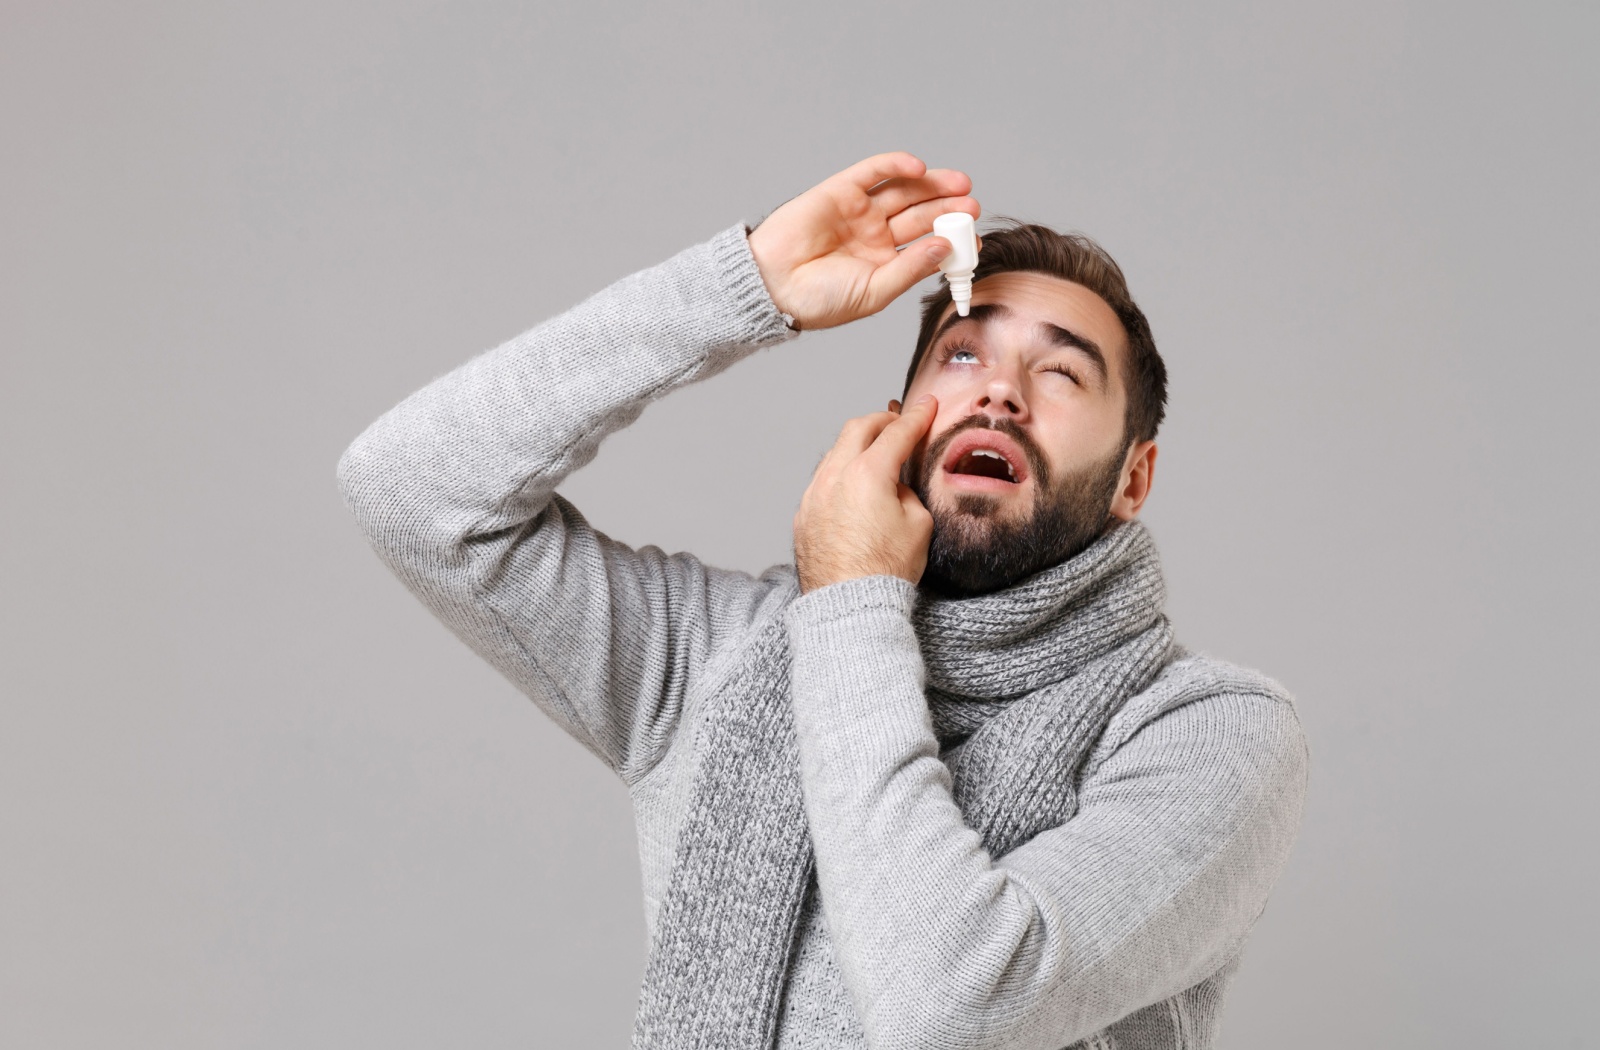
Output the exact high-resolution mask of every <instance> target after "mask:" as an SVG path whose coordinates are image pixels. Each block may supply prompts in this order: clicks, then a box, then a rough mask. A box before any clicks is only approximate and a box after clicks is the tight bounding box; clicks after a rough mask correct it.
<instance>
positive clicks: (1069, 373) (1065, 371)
mask: <svg viewBox="0 0 1600 1050" xmlns="http://www.w3.org/2000/svg"><path fill="white" fill-rule="evenodd" d="M1045 371H1046V372H1060V373H1061V374H1062V375H1064V376H1066V377H1067V378H1068V379H1070V380H1072V381H1073V382H1074V383H1077V384H1078V385H1079V386H1082V385H1083V380H1082V379H1081V378H1079V376H1078V373H1076V372H1074V371H1073V370H1072V369H1070V368H1068V367H1067V366H1066V365H1046V366H1045Z"/></svg>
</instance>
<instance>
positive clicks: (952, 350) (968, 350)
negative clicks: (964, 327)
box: [939, 342, 978, 364]
mask: <svg viewBox="0 0 1600 1050" xmlns="http://www.w3.org/2000/svg"><path fill="white" fill-rule="evenodd" d="M960 354H966V355H968V356H969V357H972V358H973V359H974V360H975V359H976V358H977V356H978V352H977V351H976V350H974V349H973V348H972V344H971V343H968V342H955V343H951V344H950V345H949V346H947V347H945V348H944V351H943V352H942V353H940V355H939V363H940V364H949V363H950V362H951V361H952V360H953V359H954V358H955V357H956V356H957V355H960ZM961 363H962V364H968V363H969V362H966V361H963V362H961Z"/></svg>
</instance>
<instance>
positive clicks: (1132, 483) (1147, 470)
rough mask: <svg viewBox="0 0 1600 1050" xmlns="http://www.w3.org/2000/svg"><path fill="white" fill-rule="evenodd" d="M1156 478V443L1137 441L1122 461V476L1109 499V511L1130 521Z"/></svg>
mask: <svg viewBox="0 0 1600 1050" xmlns="http://www.w3.org/2000/svg"><path fill="white" fill-rule="evenodd" d="M1155 478H1156V443H1155V442H1154V441H1139V442H1136V443H1135V444H1134V445H1133V446H1132V447H1131V448H1129V449H1128V455H1127V457H1126V458H1125V459H1124V460H1123V462H1122V478H1121V481H1120V483H1119V484H1118V486H1117V495H1116V497H1115V498H1114V499H1112V501H1111V513H1112V515H1113V516H1114V517H1116V518H1119V519H1121V520H1122V521H1132V520H1133V519H1134V518H1136V517H1138V515H1139V508H1140V507H1143V506H1144V501H1145V500H1146V499H1148V498H1149V496H1150V486H1151V485H1152V484H1153V483H1154V482H1155Z"/></svg>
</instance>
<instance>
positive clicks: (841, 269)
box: [750, 152, 981, 329]
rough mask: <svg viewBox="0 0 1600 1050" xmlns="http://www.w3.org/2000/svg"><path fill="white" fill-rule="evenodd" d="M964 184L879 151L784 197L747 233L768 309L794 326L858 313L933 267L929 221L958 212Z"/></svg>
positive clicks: (946, 246)
mask: <svg viewBox="0 0 1600 1050" xmlns="http://www.w3.org/2000/svg"><path fill="white" fill-rule="evenodd" d="M971 189H972V180H971V179H969V178H968V177H967V176H966V175H965V174H963V173H962V172H959V171H951V170H948V169H943V168H936V169H934V170H932V171H930V170H928V166H927V165H926V164H924V163H923V162H922V161H921V160H919V159H917V158H916V157H914V156H912V155H911V154H909V153H904V152H897V153H880V154H878V155H877V156H875V157H868V158H867V159H866V160H863V161H861V162H859V163H857V164H852V165H851V166H850V167H848V168H846V169H845V170H844V171H841V172H839V174H837V175H834V176H833V177H831V178H829V179H826V180H824V181H823V182H821V183H818V184H817V185H816V186H813V187H812V188H811V189H809V190H807V191H806V192H804V193H802V194H801V195H800V196H798V197H796V198H794V199H793V200H791V201H788V202H787V203H785V204H784V205H783V206H782V207H780V208H778V210H776V211H774V212H773V213H772V214H771V215H769V216H767V218H766V219H765V220H764V221H763V222H762V223H761V225H760V226H757V227H756V228H755V230H753V231H752V232H751V234H750V252H751V254H752V255H754V256H755V260H756V265H757V267H759V268H760V270H761V279H762V281H764V282H765V283H766V286H767V292H768V293H769V294H770V295H771V296H772V301H773V302H774V303H776V304H777V306H778V309H780V310H782V311H784V312H785V313H787V314H789V315H790V316H792V317H793V318H794V319H795V321H796V323H797V326H798V327H800V328H802V329H811V328H831V327H833V326H835V325H841V324H845V323H847V322H849V321H854V320H856V319H857V318H861V317H868V316H870V315H872V314H875V313H877V312H878V311H879V310H882V309H883V308H884V307H885V306H888V305H889V304H890V303H891V302H893V301H894V300H895V299H896V298H897V297H898V296H899V295H900V294H901V293H903V292H905V291H906V290H907V289H908V288H910V287H911V286H912V285H914V284H916V283H917V282H918V281H920V280H922V279H923V278H925V277H928V276H931V275H932V274H934V273H935V272H937V271H938V269H939V260H940V259H942V258H944V256H946V255H947V254H949V252H950V242H949V241H947V240H945V239H944V238H943V237H926V238H925V239H924V240H923V241H921V242H919V243H917V244H914V245H911V246H910V247H907V248H905V249H903V250H897V249H899V248H900V246H901V245H906V244H910V242H911V241H915V240H917V238H919V237H923V236H924V235H925V234H929V233H932V232H933V220H934V218H935V217H937V216H939V215H942V214H944V213H945V212H949V211H964V212H966V213H967V214H969V215H971V216H972V217H973V218H977V217H978V215H979V213H980V211H981V209H980V208H979V206H978V202H977V201H976V200H974V199H973V198H972V197H969V196H967V194H968V192H969V191H970V190H971Z"/></svg>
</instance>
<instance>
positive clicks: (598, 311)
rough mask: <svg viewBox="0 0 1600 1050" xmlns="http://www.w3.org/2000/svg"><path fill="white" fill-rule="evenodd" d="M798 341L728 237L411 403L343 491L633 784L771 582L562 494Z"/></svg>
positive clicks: (499, 350) (393, 556) (469, 635)
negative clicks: (592, 521)
mask: <svg viewBox="0 0 1600 1050" xmlns="http://www.w3.org/2000/svg"><path fill="white" fill-rule="evenodd" d="M793 334H794V333H793V331H792V330H791V329H790V328H789V327H788V326H787V325H786V324H785V322H784V319H783V316H782V314H780V313H779V312H778V309H777V307H776V306H775V305H774V304H773V302H772V300H771V298H770V296H769V295H768V294H767V290H766V286H765V285H764V284H763V283H762V281H761V275H760V273H759V271H758V270H757V268H756V265H755V260H754V258H753V257H752V256H751V254H750V248H749V243H748V241H747V239H746V229H745V227H744V226H743V225H742V224H741V225H738V226H734V227H731V228H729V229H727V230H724V231H723V232H722V233H720V234H718V235H717V236H716V237H714V238H712V239H711V240H709V241H707V242H705V243H702V244H699V245H696V246H694V247H691V248H688V249H685V250H684V251H682V252H680V253H678V254H677V255H675V256H673V257H672V258H670V259H668V260H667V261H665V262H663V263H661V264H659V265H657V266H654V267H651V268H649V269H645V270H642V271H640V272H638V273H635V274H633V275H631V276H629V277H625V278H623V279H622V280H619V281H617V282H616V283H614V284H612V285H611V286H610V287H608V288H606V289H604V290H603V291H601V292H599V293H597V294H596V295H594V296H592V297H590V298H589V299H587V300H585V301H584V302H583V303H581V304H579V305H578V306H576V307H574V308H572V309H570V310H568V311H566V312H565V313H563V314H560V315H559V316H557V317H554V318H552V319H550V320H548V321H546V322H544V323H543V324H540V325H538V326H537V327H535V328H532V329H530V330H529V331H527V332H524V333H523V334H521V335H519V336H517V337H515V338H513V339H511V340H509V341H508V342H506V343H504V344H502V345H500V346H498V347H495V348H493V349H490V350H487V351H484V352H483V353H481V354H479V355H478V356H476V357H474V358H472V359H471V360H468V361H467V362H466V363H464V364H462V365H460V366H459V367H457V368H456V369H454V370H453V371H451V372H449V373H447V374H445V375H443V376H441V377H439V378H437V379H435V380H433V381H432V382H430V383H429V384H427V385H426V386H424V387H423V388H422V389H420V390H418V391H416V392H415V393H413V394H411V395H410V396H409V397H407V398H406V399H405V400H403V401H401V402H400V403H399V404H398V405H396V406H395V407H394V408H392V409H390V410H389V411H388V412H386V413H384V414H383V415H382V416H380V417H379V418H378V419H377V420H376V421H375V422H374V423H372V424H371V425H370V426H369V427H368V428H367V429H366V430H365V431H364V432H363V433H362V434H361V435H360V436H358V437H357V438H356V439H355V441H354V442H353V443H352V444H351V445H350V446H349V447H348V448H347V449H346V450H345V451H344V454H343V455H342V456H341V458H340V460H339V465H338V480H339V486H340V491H341V493H342V495H343V498H344V500H345V503H346V505H347V506H348V507H349V509H350V511H351V512H352V513H353V514H354V515H355V518H356V520H357V522H358V523H359V525H360V527H361V529H362V531H363V533H364V534H365V535H366V537H367V539H368V540H369V542H370V543H371V544H372V545H373V547H374V548H375V550H376V551H377V553H378V554H379V556H380V557H381V558H382V559H383V561H384V562H385V563H386V564H387V565H388V567H389V568H390V569H391V570H392V571H393V572H394V573H395V575H396V576H398V577H399V578H400V580H401V581H402V582H403V583H404V584H405V586H406V587H407V588H408V589H409V590H410V591H411V592H412V593H413V594H414V595H415V596H416V597H417V598H418V599H420V600H421V601H422V602H423V603H424V604H425V605H426V606H427V607H428V608H429V609H430V610H431V611H432V612H433V613H434V614H435V615H436V616H437V617H438V618H439V619H440V620H442V621H443V622H444V623H445V625H446V626H447V627H449V629H450V630H451V631H453V632H454V633H455V634H456V635H457V636H458V637H459V638H460V639H461V640H462V641H463V642H465V643H466V644H467V645H468V646H470V647H471V648H472V649H473V650H474V651H476V652H477V653H478V654H479V655H481V656H482V657H483V658H484V659H486V660H487V661H488V662H489V663H490V664H492V665H493V666H494V667H495V668H497V669H498V670H499V671H500V672H501V673H502V674H504V675H505V676H506V677H507V678H508V679H509V680H510V681H511V682H512V683H513V684H514V685H515V686H516V687H517V688H518V689H519V690H521V691H522V692H523V693H524V694H526V695H527V696H528V697H530V698H531V699H532V700H533V701H534V702H535V703H537V704H538V705H539V707H540V708H541V709H542V710H543V711H544V712H545V713H546V714H547V715H549V716H550V717H551V718H552V719H553V720H555V722H556V723H558V724H559V725H560V726H561V727H562V729H564V730H565V731H566V732H568V733H569V734H571V735H572V736H573V737H575V738H576V739H577V740H578V741H579V742H580V743H581V744H583V746H585V747H586V748H588V749H589V750H590V751H591V752H593V753H594V754H595V755H596V756H598V757H599V758H600V759H601V760H603V761H604V762H605V763H606V764H607V765H608V766H609V767H610V768H611V769H612V770H613V771H615V772H616V773H618V775H619V776H621V777H622V778H623V779H624V780H627V781H628V782H630V783H632V782H634V781H635V780H636V779H637V778H638V777H639V776H642V775H643V773H644V772H645V771H647V770H648V769H649V768H650V766H651V765H652V764H653V763H654V762H655V761H656V760H657V759H658V758H659V757H660V755H661V754H662V753H663V752H664V750H665V748H666V746H667V744H668V743H669V741H670V739H671V736H672V734H673V732H674V729H675V728H676V726H677V723H678V718H679V714H680V712H681V708H682V702H683V697H684V695H685V691H686V688H687V686H688V680H689V677H690V675H691V674H693V673H694V672H695V671H696V670H697V669H698V668H699V667H701V666H702V664H703V663H704V660H705V658H706V656H707V654H709V653H710V652H712V651H713V650H715V649H716V647H717V646H718V645H719V644H721V642H722V641H723V640H724V639H725V638H726V637H728V636H730V635H731V634H733V633H735V632H737V630H738V629H739V628H741V627H742V626H743V625H744V624H745V623H746V622H748V620H749V619H750V617H751V616H752V615H753V612H754V609H755V607H756V606H757V605H758V604H759V602H760V601H761V600H762V597H763V595H765V594H766V593H768V592H769V591H770V590H771V588H772V586H773V582H774V581H773V580H771V579H769V578H768V577H767V576H763V577H762V578H761V579H759V580H758V579H754V578H752V577H751V576H749V575H748V574H745V573H741V572H735V571H729V570H722V569H716V568H712V567H708V566H705V565H703V564H702V563H700V562H699V561H698V560H697V559H695V558H694V557H693V556H692V555H689V554H684V553H679V554H672V555H667V554H665V553H663V552H662V551H661V550H660V548H658V547H654V546H648V547H644V548H642V549H640V550H633V549H632V548H630V547H628V546H626V545H624V544H622V543H619V542H617V541H615V540H612V539H611V538H610V537H608V536H606V535H605V534H604V533H602V532H599V531H597V530H596V529H595V528H593V527H592V526H590V525H589V523H588V522H587V521H586V520H585V519H584V517H583V515H582V514H581V513H579V511H578V510H577V508H576V507H574V506H573V505H572V504H571V503H569V502H568V501H567V500H565V499H564V498H562V497H561V496H559V495H557V494H556V492H555V489H556V486H557V485H559V484H560V483H561V481H562V480H563V479H564V478H565V477H566V476H567V475H568V474H570V473H572V472H573V471H574V470H577V469H578V468H579V467H582V466H583V465H585V464H586V463H588V462H589V461H590V460H591V459H593V458H594V456H595V453H596V451H597V450H598V447H599V445H600V443H601V441H602V440H603V439H604V438H605V437H606V435H608V434H610V433H612V432H614V431H616V430H619V429H621V428H622V427H624V426H626V425H627V424H629V423H631V422H633V421H634V420H635V419H637V418H638V417H639V415H640V414H641V413H642V412H643V411H644V409H645V407H646V406H647V405H648V404H649V402H651V401H653V400H655V399H657V398H660V397H662V396H664V395H666V394H667V393H670V392H671V391H672V390H675V389H677V388H678V387H681V386H684V385H686V384H688V383H692V382H696V381H698V380H702V379H706V378H709V377H710V376H713V375H716V374H717V373H719V372H721V371H723V370H724V369H726V368H728V367H729V366H730V365H732V364H733V363H734V362H736V361H738V360H740V359H741V358H743V357H745V356H747V355H749V354H750V353H752V352H753V351H755V350H756V349H757V348H760V347H764V346H770V345H773V344H776V343H779V342H782V341H784V340H786V339H788V338H791V337H792V336H793Z"/></svg>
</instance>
